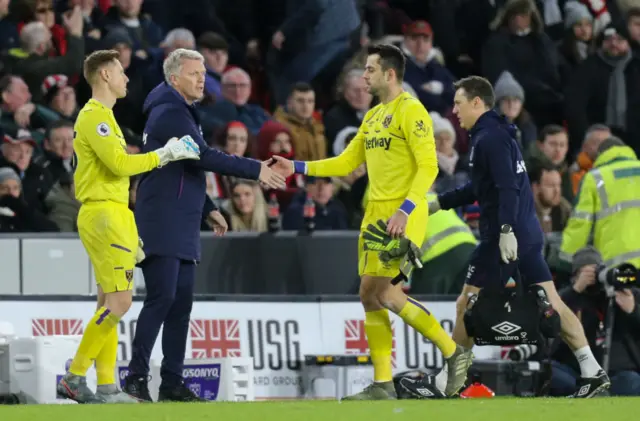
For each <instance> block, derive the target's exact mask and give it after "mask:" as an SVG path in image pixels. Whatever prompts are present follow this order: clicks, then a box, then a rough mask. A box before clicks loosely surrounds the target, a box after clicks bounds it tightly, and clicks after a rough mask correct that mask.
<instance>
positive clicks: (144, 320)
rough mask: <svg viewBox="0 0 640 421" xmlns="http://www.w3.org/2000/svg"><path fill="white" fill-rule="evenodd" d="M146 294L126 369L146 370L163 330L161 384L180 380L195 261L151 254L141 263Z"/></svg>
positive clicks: (134, 373) (135, 372)
mask: <svg viewBox="0 0 640 421" xmlns="http://www.w3.org/2000/svg"><path fill="white" fill-rule="evenodd" d="M141 266H142V273H143V275H144V281H145V284H146V288H147V297H146V298H145V300H144V306H143V307H142V311H140V315H139V316H138V322H137V324H136V333H135V337H134V339H133V344H132V348H133V350H132V356H131V362H130V363H129V371H130V373H131V374H133V375H141V376H146V375H148V374H149V359H150V358H151V351H152V350H153V346H154V345H155V343H156V339H157V338H158V333H159V332H160V327H161V326H162V325H163V323H164V330H163V332H162V354H163V356H164V357H163V359H162V366H161V371H160V373H161V376H162V384H163V385H166V386H172V385H175V384H178V383H180V382H182V368H183V365H184V357H185V351H186V346H187V335H188V333H189V318H190V317H191V308H192V306H193V285H194V283H195V274H196V268H195V263H194V262H190V261H185V260H180V259H178V258H175V257H163V256H150V257H147V259H145V260H144V262H143V263H142V265H141Z"/></svg>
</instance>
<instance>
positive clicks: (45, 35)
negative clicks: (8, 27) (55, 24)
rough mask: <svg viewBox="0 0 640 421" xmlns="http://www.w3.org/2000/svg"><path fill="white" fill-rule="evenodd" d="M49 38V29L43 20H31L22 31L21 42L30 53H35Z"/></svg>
mask: <svg viewBox="0 0 640 421" xmlns="http://www.w3.org/2000/svg"><path fill="white" fill-rule="evenodd" d="M48 39H49V29H48V28H47V27H46V26H45V25H44V23H42V22H38V21H35V22H30V23H28V24H26V25H25V26H24V27H23V28H22V31H21V32H20V44H21V45H22V48H23V49H24V50H26V51H27V52H28V53H33V52H35V50H36V49H37V48H38V46H39V45H41V44H43V43H45V42H47V40H48Z"/></svg>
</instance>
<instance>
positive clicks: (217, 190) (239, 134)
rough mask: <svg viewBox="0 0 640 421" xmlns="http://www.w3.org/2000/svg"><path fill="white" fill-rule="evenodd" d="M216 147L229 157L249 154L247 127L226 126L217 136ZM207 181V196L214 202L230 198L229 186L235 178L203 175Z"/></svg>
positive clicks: (230, 124)
mask: <svg viewBox="0 0 640 421" xmlns="http://www.w3.org/2000/svg"><path fill="white" fill-rule="evenodd" d="M217 143H218V146H220V147H221V148H222V150H223V151H225V152H226V153H228V154H229V155H235V156H246V157H248V156H249V155H250V153H249V147H248V146H249V131H248V130H247V126H245V125H244V124H243V123H241V122H239V121H232V122H231V123H229V124H227V125H226V126H225V127H224V129H223V130H222V131H221V132H220V134H219V135H218V141H217ZM205 176H206V180H207V195H208V196H209V198H210V199H211V200H213V201H214V202H216V201H218V200H219V199H228V198H229V197H231V186H233V184H234V183H235V181H236V178H235V177H232V176H228V175H220V174H217V173H214V172H206V173H205Z"/></svg>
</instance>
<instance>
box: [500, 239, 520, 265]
mask: <svg viewBox="0 0 640 421" xmlns="http://www.w3.org/2000/svg"><path fill="white" fill-rule="evenodd" d="M499 247H500V257H501V258H502V261H503V262H505V263H509V262H510V261H514V260H516V259H517V258H518V240H517V239H516V235H515V234H514V233H513V232H510V233H507V234H500V242H499Z"/></svg>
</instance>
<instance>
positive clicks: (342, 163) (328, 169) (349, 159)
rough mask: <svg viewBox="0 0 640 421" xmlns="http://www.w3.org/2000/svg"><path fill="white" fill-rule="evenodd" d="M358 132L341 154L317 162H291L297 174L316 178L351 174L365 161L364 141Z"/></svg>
mask: <svg viewBox="0 0 640 421" xmlns="http://www.w3.org/2000/svg"><path fill="white" fill-rule="evenodd" d="M361 136H363V135H362V134H361V133H360V132H359V131H358V133H357V134H356V136H355V137H354V138H353V139H352V140H351V142H349V145H347V147H346V148H345V150H344V151H342V153H341V154H340V155H338V156H336V157H333V158H327V159H321V160H319V161H293V168H294V171H295V172H296V173H298V174H306V175H312V176H316V177H344V176H346V175H349V174H351V173H352V172H353V171H354V170H355V169H356V168H358V167H359V166H360V164H362V163H363V162H364V161H365V154H364V141H363V139H362V138H361Z"/></svg>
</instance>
